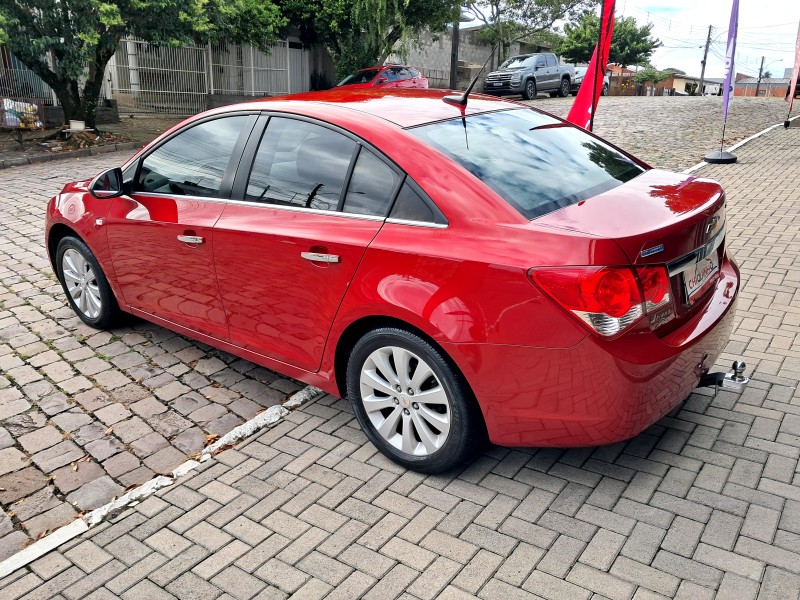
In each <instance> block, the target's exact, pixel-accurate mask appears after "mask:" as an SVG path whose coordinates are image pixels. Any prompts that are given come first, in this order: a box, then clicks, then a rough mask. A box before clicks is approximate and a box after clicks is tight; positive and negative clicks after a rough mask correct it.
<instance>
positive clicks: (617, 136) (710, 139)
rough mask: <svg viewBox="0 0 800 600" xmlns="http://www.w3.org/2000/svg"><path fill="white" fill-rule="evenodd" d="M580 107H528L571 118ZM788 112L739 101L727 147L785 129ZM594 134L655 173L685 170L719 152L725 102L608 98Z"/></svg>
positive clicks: (560, 102) (565, 102)
mask: <svg viewBox="0 0 800 600" xmlns="http://www.w3.org/2000/svg"><path fill="white" fill-rule="evenodd" d="M574 101H575V98H573V97H571V96H570V97H567V98H544V97H543V98H539V99H537V100H533V101H531V102H528V103H527V104H532V105H533V106H535V107H536V108H540V109H542V110H546V111H548V112H551V113H553V114H554V115H556V116H559V117H562V118H566V116H567V113H569V109H570V108H571V107H572V104H573V102H574ZM787 108H788V106H787V104H786V103H785V102H782V101H780V100H778V99H774V98H770V99H767V98H733V100H732V101H731V109H730V112H729V113H728V126H727V128H726V133H725V146H726V147H727V146H730V145H732V144H734V143H736V142H738V141H739V140H743V139H744V138H746V137H749V136H751V135H753V134H754V133H756V132H758V131H761V130H762V129H764V128H766V127H769V126H770V125H774V124H775V123H782V122H783V120H784V119H785V118H786V110H787ZM594 130H595V132H596V133H597V134H599V135H601V136H603V137H605V138H607V139H608V140H609V141H610V142H613V143H615V144H617V145H618V146H620V147H621V148H624V149H625V150H628V151H629V152H631V153H633V154H634V155H636V156H639V157H641V158H643V159H645V160H647V161H649V162H650V164H651V165H653V166H654V167H662V168H667V169H675V170H680V169H685V168H687V167H690V166H692V165H694V164H697V163H698V162H700V161H702V160H703V157H704V156H705V155H706V154H708V153H709V152H713V151H714V150H719V145H720V138H721V136H722V98H718V97H716V96H705V97H690V96H654V97H626V96H607V97H603V98H601V99H600V105H599V107H598V109H597V116H596V118H595V126H594Z"/></svg>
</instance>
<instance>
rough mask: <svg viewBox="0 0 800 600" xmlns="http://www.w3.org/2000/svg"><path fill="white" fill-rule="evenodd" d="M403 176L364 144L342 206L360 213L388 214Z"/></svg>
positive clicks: (347, 211)
mask: <svg viewBox="0 0 800 600" xmlns="http://www.w3.org/2000/svg"><path fill="white" fill-rule="evenodd" d="M399 179H400V176H399V175H398V174H397V173H396V172H395V171H394V170H393V169H391V168H390V167H389V166H388V165H387V164H386V163H385V162H383V161H382V160H381V159H379V158H378V157H377V156H375V155H374V154H373V153H372V152H370V151H369V150H367V149H366V148H362V149H361V152H359V154H358V160H357V161H356V166H355V168H354V169H353V176H352V178H351V179H350V185H348V186H347V195H346V196H345V199H344V207H343V209H342V210H343V211H344V212H346V213H356V214H359V215H377V216H384V215H385V214H386V211H388V210H389V203H390V202H391V200H392V195H393V193H394V189H395V187H396V186H397V182H398V180H399Z"/></svg>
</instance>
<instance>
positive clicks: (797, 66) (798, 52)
mask: <svg viewBox="0 0 800 600" xmlns="http://www.w3.org/2000/svg"><path fill="white" fill-rule="evenodd" d="M794 53H795V56H794V69H793V70H792V80H791V81H790V82H789V90H788V91H787V92H786V101H787V102H788V103H789V114H791V113H792V106H794V91H795V89H796V88H797V76H798V75H800V25H798V27H797V41H796V42H795V43H794ZM786 118H787V119H788V118H789V117H788V116H787V117H786Z"/></svg>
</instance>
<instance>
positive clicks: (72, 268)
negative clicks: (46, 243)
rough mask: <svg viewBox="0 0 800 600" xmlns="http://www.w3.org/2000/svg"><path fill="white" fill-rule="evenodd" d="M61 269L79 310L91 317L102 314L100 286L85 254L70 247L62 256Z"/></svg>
mask: <svg viewBox="0 0 800 600" xmlns="http://www.w3.org/2000/svg"><path fill="white" fill-rule="evenodd" d="M61 271H62V273H63V274H64V284H65V286H66V288H67V292H69V295H70V296H71V297H72V300H73V302H75V306H76V307H78V310H80V311H81V313H83V314H84V315H85V316H86V317H88V318H89V319H96V318H97V317H98V316H100V311H101V310H102V308H103V302H102V299H101V297H100V287H99V285H98V282H97V277H96V276H95V274H94V271H93V270H92V266H91V265H90V264H89V262H88V261H87V260H86V258H85V257H84V256H83V254H81V253H80V252H78V251H77V250H75V249H74V248H68V249H67V250H66V251H65V252H64V255H63V257H62V258H61Z"/></svg>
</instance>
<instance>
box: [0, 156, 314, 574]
mask: <svg viewBox="0 0 800 600" xmlns="http://www.w3.org/2000/svg"><path fill="white" fill-rule="evenodd" d="M125 158H127V155H124V154H119V153H117V154H111V155H105V156H98V157H92V158H88V159H85V160H80V161H63V162H57V163H51V164H44V165H36V166H30V167H24V168H12V169H6V170H3V171H0V190H2V191H0V222H2V224H3V229H2V236H0V503H2V507H3V509H4V511H2V512H0V560H2V559H3V558H5V557H6V556H8V555H10V554H13V553H15V552H17V551H19V550H20V549H21V548H22V547H24V546H25V545H27V544H28V543H29V542H30V540H31V538H37V537H39V536H40V535H42V534H43V533H44V532H46V531H48V530H52V529H54V528H56V527H58V526H61V525H63V524H65V523H67V522H69V521H71V520H72V519H73V518H74V516H75V514H76V513H77V512H79V511H83V510H89V509H92V508H97V507H98V506H101V505H103V504H105V503H106V502H108V501H109V500H111V498H112V497H114V496H117V495H119V494H120V492H122V491H123V490H125V489H126V488H128V487H129V486H132V485H135V484H140V483H144V482H145V481H147V480H148V479H150V478H151V477H153V474H154V473H165V472H169V471H171V470H172V469H173V468H175V467H176V466H178V465H179V464H180V463H181V462H183V461H184V460H185V459H186V456H187V455H191V454H193V453H195V452H197V451H198V450H200V449H201V448H202V447H203V446H204V445H205V443H206V442H207V441H208V437H207V436H213V435H222V434H225V433H227V432H228V431H230V430H231V429H233V428H234V427H235V426H237V425H239V424H241V423H243V422H244V421H245V420H247V419H250V418H252V417H254V416H255V415H256V414H257V413H258V412H259V411H261V410H263V409H264V408H266V407H269V406H272V405H274V404H277V403H278V402H279V401H281V400H282V399H283V398H285V397H286V396H287V395H288V394H289V393H291V392H293V391H296V390H297V389H299V388H300V386H299V384H297V383H296V382H294V381H289V380H287V379H285V378H284V377H282V376H280V375H278V374H276V373H273V372H272V371H268V370H266V369H264V368H261V367H258V366H257V365H255V364H253V363H251V362H248V361H244V360H240V359H238V358H236V357H234V356H231V355H229V354H226V353H224V352H221V351H218V350H213V349H211V348H209V347H208V346H205V345H203V344H201V343H199V342H195V341H190V340H187V339H186V338H184V337H181V336H179V335H176V334H174V333H172V332H170V331H168V330H166V329H162V328H161V327H157V326H155V325H150V324H148V323H145V322H144V321H138V320H135V319H132V318H131V319H130V326H128V327H125V328H121V329H116V330H114V331H109V332H99V331H97V330H94V329H91V328H90V327H87V326H86V325H84V324H83V323H82V322H81V321H80V320H79V319H78V318H77V317H76V316H75V314H74V313H73V312H72V310H71V309H70V308H69V306H68V305H67V304H66V302H65V299H64V293H63V291H62V289H61V286H60V285H59V284H58V282H57V281H56V280H55V277H54V276H53V274H52V271H51V268H50V264H49V261H48V259H47V255H46V253H45V251H44V248H43V244H42V241H43V232H42V226H43V222H44V209H45V206H46V202H47V200H48V199H49V197H50V196H52V195H53V194H55V193H57V192H58V191H59V190H60V189H61V187H62V186H63V184H64V183H66V182H67V181H69V180H71V179H76V178H84V177H90V176H92V175H94V174H96V173H97V172H98V171H100V170H102V169H103V168H106V167H107V166H109V165H113V164H121V163H122V162H123V161H124V159H125Z"/></svg>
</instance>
